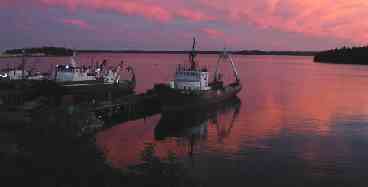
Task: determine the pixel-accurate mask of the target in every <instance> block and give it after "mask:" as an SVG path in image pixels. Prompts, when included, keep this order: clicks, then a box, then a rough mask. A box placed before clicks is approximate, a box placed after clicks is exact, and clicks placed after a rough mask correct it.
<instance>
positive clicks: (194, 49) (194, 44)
mask: <svg viewBox="0 0 368 187" xmlns="http://www.w3.org/2000/svg"><path fill="white" fill-rule="evenodd" d="M196 56H197V52H196V38H195V37H194V38H193V46H192V51H191V53H190V54H189V59H190V63H191V67H190V68H191V70H195V69H196V68H197V63H196V61H195V57H196Z"/></svg>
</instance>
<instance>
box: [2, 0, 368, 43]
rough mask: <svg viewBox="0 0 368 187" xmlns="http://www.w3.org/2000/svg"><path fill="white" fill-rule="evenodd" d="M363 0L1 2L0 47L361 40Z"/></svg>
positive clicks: (367, 25)
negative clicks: (193, 38) (195, 39)
mask: <svg viewBox="0 0 368 187" xmlns="http://www.w3.org/2000/svg"><path fill="white" fill-rule="evenodd" d="M367 10H368V1H367V0H304V1H302V0H257V1H254V0H0V23H1V27H0V41H1V42H0V50H4V49H7V48H21V47H34V46H44V45H53V46H64V47H70V48H82V49H153V50H160V49H170V50H181V49H188V47H189V48H190V43H191V38H192V37H193V36H196V37H197V38H198V40H199V48H200V49H203V50H211V49H219V48H223V47H224V46H226V47H228V48H231V49H264V50H320V49H328V48H335V47H340V46H343V45H365V44H366V43H367V42H366V40H367V39H368V32H367V31H368V22H367V21H366V20H367V18H368V11H367Z"/></svg>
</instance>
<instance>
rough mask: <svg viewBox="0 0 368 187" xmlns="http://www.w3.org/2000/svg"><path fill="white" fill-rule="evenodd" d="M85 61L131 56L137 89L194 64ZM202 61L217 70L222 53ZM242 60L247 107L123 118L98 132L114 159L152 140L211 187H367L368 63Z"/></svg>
mask: <svg viewBox="0 0 368 187" xmlns="http://www.w3.org/2000/svg"><path fill="white" fill-rule="evenodd" d="M79 58H80V59H79V60H81V61H82V62H83V63H87V64H88V63H90V59H91V58H94V59H95V60H99V61H100V60H101V59H104V58H106V59H108V61H110V62H119V61H120V60H121V59H125V60H126V61H127V62H128V63H130V64H131V65H132V66H133V67H134V68H135V69H136V74H137V91H138V92H143V91H145V90H147V89H150V88H152V86H153V84H154V83H157V82H163V81H168V80H169V78H170V77H172V75H171V74H170V73H172V72H174V70H175V64H178V63H182V62H183V61H185V60H187V56H185V55H160V54H156V55H137V54H85V55H82V56H80V57H79ZM199 58H200V59H199V61H200V62H201V63H202V64H201V65H204V66H207V67H208V69H209V70H210V72H213V69H214V65H215V63H213V62H216V59H217V57H216V56H212V55H199ZM41 60H42V61H46V60H47V59H46V58H44V59H41ZM49 60H50V61H51V62H53V63H54V62H55V63H60V61H63V59H62V58H58V59H49ZM234 60H235V61H236V62H237V64H238V68H239V72H240V76H241V78H240V79H241V80H242V84H243V87H244V89H243V90H242V91H241V92H240V93H239V95H238V97H239V99H240V100H241V103H242V107H240V106H237V105H240V104H233V105H230V107H225V109H219V110H214V111H210V112H207V113H206V112H204V113H203V112H202V113H201V112H195V113H194V114H193V113H192V114H189V113H188V115H177V116H174V117H173V116H161V115H160V114H157V115H153V116H150V117H147V118H145V119H136V120H133V121H128V122H120V119H119V120H116V121H114V120H113V121H114V123H115V122H116V123H118V124H114V126H113V127H111V128H109V129H105V130H103V131H101V132H99V133H98V134H97V135H96V138H97V146H98V148H99V149H100V150H102V151H103V152H104V155H105V158H106V159H107V160H108V161H109V162H111V164H112V165H113V166H114V167H116V168H124V167H126V166H129V165H135V164H136V163H137V162H139V160H138V159H139V156H140V152H141V151H142V150H143V148H144V145H145V142H151V143H155V144H156V151H157V153H158V156H161V157H165V156H166V155H167V152H168V151H173V152H175V153H176V154H177V155H178V158H179V160H180V161H182V162H184V163H186V166H187V167H188V168H190V171H191V172H192V174H193V175H195V176H197V177H199V178H200V179H201V180H202V181H204V183H206V184H208V185H209V186H229V183H231V184H230V185H231V186H235V184H240V185H238V186H245V185H249V184H253V185H255V186H281V185H282V186H367V184H368V182H366V181H365V180H364V177H365V175H366V174H365V173H366V171H367V169H368V165H367V164H365V163H367V162H368V151H367V149H366V148H367V146H368V136H367V135H368V125H367V124H368V86H367V85H368V66H353V65H333V64H316V63H313V62H312V58H311V57H286V56H277V57H275V56H234ZM0 61H4V60H3V59H0ZM65 61H66V60H65ZM40 64H42V62H40ZM1 65H6V62H5V63H1V62H0V66H1ZM49 65H50V64H46V65H44V66H42V67H43V68H44V69H48V68H49ZM221 70H222V71H223V72H222V73H223V75H224V79H225V81H226V80H229V79H230V78H232V72H231V69H230V68H229V67H228V65H227V64H224V66H223V67H221ZM227 75H229V77H226V76H227ZM211 76H212V75H211ZM220 108H221V107H220ZM123 121H124V120H123ZM233 184H234V185H233Z"/></svg>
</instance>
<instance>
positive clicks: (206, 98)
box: [156, 82, 242, 112]
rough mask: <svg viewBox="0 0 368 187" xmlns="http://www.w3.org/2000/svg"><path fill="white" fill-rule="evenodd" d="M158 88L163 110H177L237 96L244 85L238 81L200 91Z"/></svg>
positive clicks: (215, 102) (193, 107)
mask: <svg viewBox="0 0 368 187" xmlns="http://www.w3.org/2000/svg"><path fill="white" fill-rule="evenodd" d="M156 89H157V90H158V93H159V97H160V101H161V109H162V111H163V112H175V111H180V110H191V109H197V108H207V107H211V106H213V105H215V104H218V103H221V102H224V101H226V100H229V99H231V98H234V97H236V95H237V94H238V93H239V92H240V91H241V89H242V87H241V85H240V84H239V83H238V82H234V83H232V84H229V85H226V86H223V87H220V88H216V89H211V90H208V91H199V92H187V91H181V90H175V89H171V88H170V87H168V86H165V85H158V86H157V88H156Z"/></svg>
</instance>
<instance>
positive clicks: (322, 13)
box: [0, 0, 368, 43]
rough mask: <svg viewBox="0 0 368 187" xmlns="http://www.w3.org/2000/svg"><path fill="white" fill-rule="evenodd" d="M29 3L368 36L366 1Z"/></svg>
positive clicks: (361, 39) (4, 0) (346, 37)
mask: <svg viewBox="0 0 368 187" xmlns="http://www.w3.org/2000/svg"><path fill="white" fill-rule="evenodd" d="M27 2H29V3H32V4H35V5H37V6H43V7H45V8H48V7H62V8H65V9H68V10H69V11H72V12H73V11H79V9H88V10H92V11H95V12H96V14H103V12H105V11H106V12H115V13H118V14H120V15H123V16H141V17H144V18H145V19H148V20H151V21H156V22H160V23H168V22H175V21H181V20H183V19H184V20H187V21H190V23H186V24H193V22H196V23H197V22H206V21H213V23H214V24H218V25H211V27H216V28H219V25H226V26H229V27H231V26H233V25H242V24H244V25H245V24H247V25H251V26H253V27H254V28H258V29H265V30H271V31H274V30H277V31H281V32H292V33H301V34H303V35H305V36H308V37H309V36H311V37H318V38H328V39H339V40H341V41H351V42H354V43H365V42H366V41H367V40H368V34H366V31H367V30H368V22H364V20H363V19H365V18H367V17H368V11H367V10H368V1H367V0H349V1H347V0H308V1H300V0H257V1H251V0H197V1H186V0H176V1H171V0H155V1H152V0H27ZM12 5H17V6H18V5H22V0H14V1H12V0H0V6H2V7H4V6H12ZM100 10H102V11H100ZM69 24H73V25H79V27H84V28H88V26H87V25H88V24H83V23H81V22H80V23H76V22H74V23H72V22H69ZM193 25H194V24H193ZM202 26H203V25H202ZM199 27H201V26H199ZM236 28H240V27H236ZM197 29H198V27H197ZM194 30H196V29H194ZM227 30H228V29H227ZM202 32H204V33H207V34H208V35H211V36H220V35H223V33H222V34H221V31H220V32H216V30H214V29H212V30H211V29H204V30H202ZM234 37H235V36H234ZM237 37H239V36H237Z"/></svg>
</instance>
